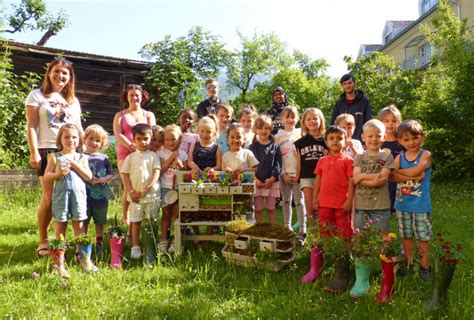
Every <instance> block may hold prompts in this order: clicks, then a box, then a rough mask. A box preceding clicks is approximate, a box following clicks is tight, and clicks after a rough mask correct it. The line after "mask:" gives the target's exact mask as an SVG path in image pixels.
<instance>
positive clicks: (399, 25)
mask: <svg viewBox="0 0 474 320" xmlns="http://www.w3.org/2000/svg"><path fill="white" fill-rule="evenodd" d="M387 22H390V23H392V24H393V26H394V27H396V28H404V27H408V26H409V25H410V24H412V23H413V22H415V20H388V21H387Z"/></svg>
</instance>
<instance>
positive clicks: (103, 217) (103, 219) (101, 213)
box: [85, 205, 109, 224]
mask: <svg viewBox="0 0 474 320" xmlns="http://www.w3.org/2000/svg"><path fill="white" fill-rule="evenodd" d="M108 209H109V208H108V206H105V207H98V206H92V205H87V219H86V221H85V223H90V222H91V219H92V218H93V219H94V223H95V224H107V212H108Z"/></svg>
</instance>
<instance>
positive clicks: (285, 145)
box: [275, 128, 301, 177]
mask: <svg viewBox="0 0 474 320" xmlns="http://www.w3.org/2000/svg"><path fill="white" fill-rule="evenodd" d="M299 138H301V129H299V128H298V129H294V130H293V131H291V132H288V131H286V130H284V129H280V130H278V133H277V134H276V135H275V142H276V143H278V145H279V146H280V151H281V158H282V162H283V168H282V170H281V174H282V175H283V174H285V173H287V174H288V175H289V176H290V177H295V176H296V174H297V172H296V166H297V163H296V154H297V151H296V147H295V141H296V140H298V139H299Z"/></svg>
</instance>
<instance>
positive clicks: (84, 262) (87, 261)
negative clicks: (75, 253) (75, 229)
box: [74, 233, 99, 272]
mask: <svg viewBox="0 0 474 320" xmlns="http://www.w3.org/2000/svg"><path fill="white" fill-rule="evenodd" d="M94 241H95V239H94V238H93V237H92V236H90V235H88V234H85V233H83V234H80V235H79V236H77V237H75V238H74V244H75V245H76V246H77V248H78V250H79V265H80V267H81V268H82V270H84V271H85V272H97V271H99V269H98V268H97V267H96V266H95V265H94V264H93V263H92V261H91V253H92V243H94Z"/></svg>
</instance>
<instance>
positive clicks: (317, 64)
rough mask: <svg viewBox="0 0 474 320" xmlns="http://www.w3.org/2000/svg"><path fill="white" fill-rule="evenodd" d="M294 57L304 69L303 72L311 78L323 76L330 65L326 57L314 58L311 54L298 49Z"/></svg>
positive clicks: (297, 63)
mask: <svg viewBox="0 0 474 320" xmlns="http://www.w3.org/2000/svg"><path fill="white" fill-rule="evenodd" d="M293 57H294V59H295V61H296V65H297V66H298V67H299V68H300V69H301V70H303V73H304V74H305V76H306V78H308V79H309V80H311V79H315V78H318V77H321V76H323V75H324V74H325V72H326V71H327V68H328V67H329V64H328V62H327V61H326V60H325V59H315V60H313V59H311V57H310V56H308V55H307V54H305V53H303V52H301V51H298V50H295V51H294V52H293Z"/></svg>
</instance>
